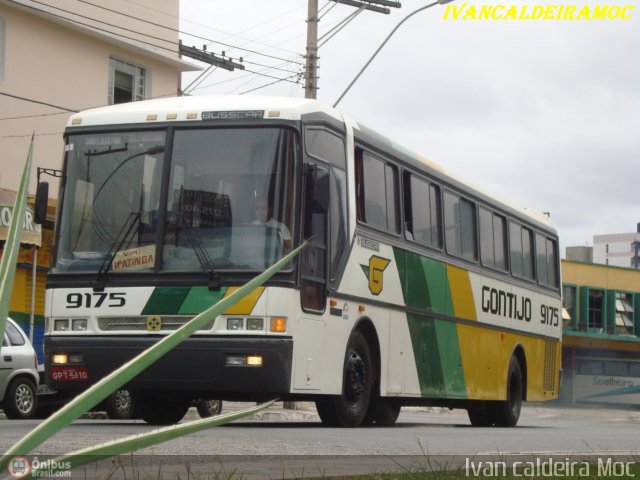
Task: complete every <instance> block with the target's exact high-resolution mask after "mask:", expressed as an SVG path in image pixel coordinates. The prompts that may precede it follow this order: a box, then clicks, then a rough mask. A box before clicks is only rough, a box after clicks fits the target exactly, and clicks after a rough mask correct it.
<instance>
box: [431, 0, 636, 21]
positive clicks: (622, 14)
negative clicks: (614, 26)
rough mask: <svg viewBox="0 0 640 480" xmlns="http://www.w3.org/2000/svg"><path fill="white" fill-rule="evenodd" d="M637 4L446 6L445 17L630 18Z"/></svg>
mask: <svg viewBox="0 0 640 480" xmlns="http://www.w3.org/2000/svg"><path fill="white" fill-rule="evenodd" d="M634 9H635V6H634V5H631V4H628V5H580V6H578V5H508V4H494V5H474V4H469V3H463V4H458V5H456V4H452V5H447V7H446V9H445V11H444V17H443V18H444V20H631V16H632V14H633V10H634Z"/></svg>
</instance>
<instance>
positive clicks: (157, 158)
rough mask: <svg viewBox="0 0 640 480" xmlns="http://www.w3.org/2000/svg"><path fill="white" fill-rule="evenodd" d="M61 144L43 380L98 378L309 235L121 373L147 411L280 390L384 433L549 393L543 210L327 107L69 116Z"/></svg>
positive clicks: (227, 106) (554, 280) (475, 416)
mask: <svg viewBox="0 0 640 480" xmlns="http://www.w3.org/2000/svg"><path fill="white" fill-rule="evenodd" d="M64 139H65V156H64V169H63V172H64V173H63V179H62V182H61V186H60V194H59V202H60V203H59V211H58V214H57V220H56V237H55V248H54V254H53V265H52V268H51V272H50V274H49V276H48V279H47V289H46V315H45V316H46V325H47V326H46V338H45V351H46V354H45V356H46V370H47V382H48V384H49V386H50V387H52V388H53V389H55V390H59V391H68V392H79V391H82V390H83V389H86V388H87V387H88V386H89V385H91V384H92V383H94V382H96V381H97V380H99V379H100V378H102V377H104V376H105V375H107V374H108V373H109V372H111V371H112V370H114V369H115V368H117V367H118V366H120V365H122V364H123V363H124V362H125V361H127V360H129V359H130V358H132V357H133V356H135V355H136V354H138V353H140V352H141V351H143V350H144V349H146V348H147V347H149V346H150V345H152V344H154V343H155V342H157V341H158V339H160V338H162V337H163V336H164V335H166V334H167V333H169V332H170V331H172V330H175V329H177V328H179V327H180V326H181V325H183V324H184V323H185V322H188V321H189V320H190V319H191V318H193V317H194V316H195V315H196V314H198V313H200V312H201V311H203V310H204V309H205V308H207V307H209V306H211V305H213V304H214V303H215V302H217V301H218V300H219V299H221V298H224V297H225V296H227V295H229V294H231V293H232V292H233V291H235V290H236V289H237V288H238V287H239V286H241V285H243V284H244V283H246V282H247V281H248V280H249V279H251V278H253V277H254V276H255V275H257V274H258V273H260V272H262V271H264V270H265V269H266V268H267V267H269V266H270V265H272V264H273V263H275V261H277V260H278V259H280V258H282V257H283V256H284V255H285V254H286V253H287V252H289V251H291V250H292V249H293V248H296V247H297V246H299V245H300V244H301V243H302V242H304V241H308V246H307V248H305V249H304V250H303V251H302V253H300V255H298V257H297V258H295V259H294V260H293V261H291V262H290V263H289V264H288V265H287V267H285V268H284V269H282V270H281V271H280V272H278V273H277V274H276V275H275V276H274V277H273V278H272V279H271V280H269V281H268V282H267V283H265V284H264V285H263V286H262V287H260V288H258V289H256V290H254V291H253V292H252V293H251V294H250V295H249V296H247V297H245V299H244V300H242V301H241V302H239V303H238V304H236V305H235V306H234V307H232V308H229V309H228V310H227V311H226V312H225V313H224V314H223V315H220V316H219V317H217V318H215V319H213V320H211V321H210V322H209V323H208V324H207V325H205V327H204V328H202V329H201V330H199V331H198V332H197V333H196V334H194V335H193V336H192V337H190V338H189V339H187V340H186V341H184V342H183V343H182V344H180V345H179V346H178V347H176V348H175V349H174V350H172V351H171V352H170V353H168V354H167V355H165V356H164V357H162V358H160V359H159V360H158V361H157V362H156V363H155V364H153V365H152V366H150V367H149V368H148V369H147V370H145V371H144V372H143V373H141V374H140V375H138V376H137V377H136V378H134V379H133V380H132V381H131V382H129V383H128V384H127V385H126V388H127V389H128V390H129V391H130V392H132V395H133V396H134V398H135V402H136V405H137V406H138V408H139V413H140V415H141V417H142V418H143V419H144V420H145V421H147V422H149V423H152V424H172V423H175V422H178V421H180V420H181V419H182V417H183V416H184V414H185V412H186V410H187V408H188V406H189V405H190V402H191V401H192V400H193V399H194V398H200V399H222V400H236V401H262V400H267V399H274V398H279V399H281V400H284V401H314V402H315V404H316V406H317V410H318V413H319V416H320V419H321V420H322V422H323V423H324V424H326V425H330V426H341V427H357V426H360V425H367V424H372V423H375V424H378V425H393V424H394V423H395V422H396V420H397V417H398V414H399V412H400V408H401V406H403V405H435V406H444V407H450V408H461V409H466V410H467V411H468V414H469V418H470V421H471V423H472V425H476V426H494V425H495V426H515V425H516V423H517V421H518V418H519V415H520V410H521V405H522V402H523V401H543V400H549V399H553V398H556V397H557V394H558V383H559V375H560V373H559V372H560V352H561V346H560V342H561V333H562V325H561V321H560V315H561V314H560V312H561V296H560V275H559V267H558V265H559V260H558V239H557V234H556V230H555V228H554V227H553V225H552V223H551V221H550V220H549V218H548V217H547V216H545V215H542V214H539V213H535V212H533V211H529V210H525V209H520V208H516V207H514V206H512V205H510V204H508V203H506V202H503V201H500V200H498V199H497V198H495V197H494V196H491V195H489V194H487V193H485V192H483V191H482V190H481V189H479V188H476V187H474V186H471V185H470V184H469V183H466V182H464V181H463V180H461V179H459V178H457V177H456V176H454V175H452V174H450V173H447V172H446V171H445V170H444V169H443V168H442V167H440V166H438V165H437V164H435V163H432V162H430V161H429V160H427V159H425V158H424V157H422V156H420V155H417V154H415V153H413V152H411V151H409V150H408V149H405V148H403V147H401V146H400V145H398V144H397V143H394V142H392V141H391V140H389V139H387V138H386V137H384V136H382V135H379V134H377V133H375V132H373V131H372V130H370V129H368V128H366V127H365V126H363V125H361V124H359V123H357V122H356V121H354V120H352V119H349V118H348V117H347V116H345V115H342V114H341V113H339V112H338V111H336V110H334V109H332V108H330V107H328V106H325V105H323V104H322V103H320V102H317V101H315V100H307V99H298V98H270V97H257V96H256V97H251V96H198V97H179V98H167V99H156V100H148V101H140V102H135V103H128V104H121V105H114V106H107V107H102V108H96V109H92V110H87V111H84V112H80V113H78V114H74V115H72V116H71V117H70V119H69V123H68V125H67V128H66V130H65V134H64ZM265 204H266V207H265ZM265 210H266V212H265Z"/></svg>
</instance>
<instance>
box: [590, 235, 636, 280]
mask: <svg viewBox="0 0 640 480" xmlns="http://www.w3.org/2000/svg"><path fill="white" fill-rule="evenodd" d="M593 261H594V263H601V264H603V265H614V266H617V267H626V268H634V269H636V270H638V269H639V268H640V223H638V225H637V228H636V233H617V234H610V235H594V236H593Z"/></svg>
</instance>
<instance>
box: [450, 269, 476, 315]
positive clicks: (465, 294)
mask: <svg viewBox="0 0 640 480" xmlns="http://www.w3.org/2000/svg"><path fill="white" fill-rule="evenodd" d="M447 276H448V278H449V290H450V291H451V303H452V304H453V314H454V316H456V317H458V318H464V319H466V320H477V319H478V317H477V316H476V305H475V302H474V301H473V292H472V291H471V281H470V280H469V272H468V271H467V270H463V269H461V268H457V267H453V266H451V265H447Z"/></svg>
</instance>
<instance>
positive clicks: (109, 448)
mask: <svg viewBox="0 0 640 480" xmlns="http://www.w3.org/2000/svg"><path fill="white" fill-rule="evenodd" d="M274 401H275V400H271V401H269V402H265V403H261V404H260V405H257V406H253V407H250V408H247V409H244V410H240V411H237V412H230V413H225V414H223V415H218V416H216V417H211V418H205V419H202V420H195V421H193V422H189V423H183V424H180V425H172V426H169V427H164V428H159V429H157V430H153V431H151V432H147V433H143V434H139V435H131V436H130V437H126V438H121V439H119V440H113V441H111V442H106V443H102V444H100V445H96V446H93V447H88V448H83V449H81V450H76V451H75V452H72V453H69V454H67V455H64V456H61V457H58V458H55V459H54V460H53V461H52V462H51V465H60V466H61V467H63V468H62V469H60V470H58V471H65V470H66V469H67V466H66V465H67V462H68V465H70V466H69V467H68V468H76V467H79V466H81V465H86V464H87V463H92V462H96V461H98V460H104V459H105V458H108V457H114V456H116V455H122V454H125V453H128V452H132V451H134V450H139V449H141V448H146V447H150V446H152V445H157V444H158V443H162V442H166V441H169V440H173V439H174V438H178V437H181V436H183V435H189V434H191V433H195V432H199V431H201V430H206V429H207V428H212V427H218V426H220V425H224V424H226V423H230V422H233V421H234V420H238V419H240V418H243V417H246V416H249V415H252V414H254V413H256V412H259V411H260V410H264V409H265V408H268V407H270V406H271V405H273V402H274ZM54 462H55V463H54ZM44 469H45V470H47V471H49V469H48V468H46V466H45V468H44ZM34 472H36V471H34ZM34 476H35V475H34Z"/></svg>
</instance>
